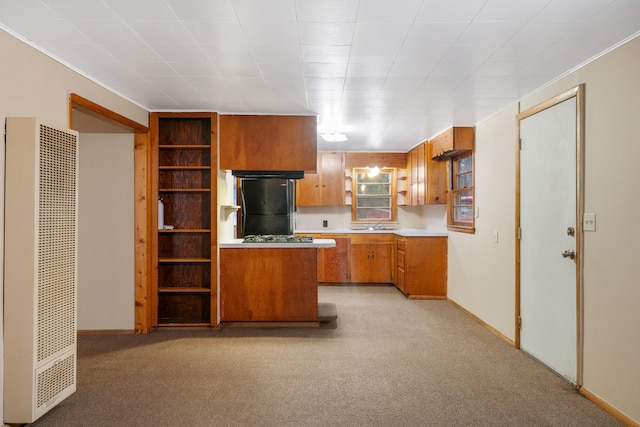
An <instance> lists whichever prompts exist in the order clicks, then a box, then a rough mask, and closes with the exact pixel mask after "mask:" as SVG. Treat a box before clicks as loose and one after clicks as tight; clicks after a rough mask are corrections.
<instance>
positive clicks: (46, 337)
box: [37, 124, 76, 362]
mask: <svg viewBox="0 0 640 427" xmlns="http://www.w3.org/2000/svg"><path fill="white" fill-rule="evenodd" d="M39 178H40V186H39V187H40V189H39V218H38V225H39V227H38V321H37V360H38V362H40V361H42V360H45V359H46V358H47V357H49V356H51V355H53V354H55V353H56V352H58V351H60V350H63V349H65V348H67V347H68V346H69V345H73V344H74V343H75V334H76V316H75V300H76V295H75V292H76V283H75V281H76V277H75V276H76V137H75V135H73V134H69V133H67V132H63V131H61V130H58V129H55V128H51V127H48V126H45V125H42V124H41V125H40V177H39Z"/></svg>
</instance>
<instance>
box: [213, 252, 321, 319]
mask: <svg viewBox="0 0 640 427" xmlns="http://www.w3.org/2000/svg"><path fill="white" fill-rule="evenodd" d="M317 251H318V249H316V248H291V249H288V248H255V249H254V248H223V249H220V320H221V321H223V322H230V321H232V322H255V321H262V322H264V321H267V322H269V321H271V322H283V321H317V320H318V279H317V277H318V276H317V263H318V258H317Z"/></svg>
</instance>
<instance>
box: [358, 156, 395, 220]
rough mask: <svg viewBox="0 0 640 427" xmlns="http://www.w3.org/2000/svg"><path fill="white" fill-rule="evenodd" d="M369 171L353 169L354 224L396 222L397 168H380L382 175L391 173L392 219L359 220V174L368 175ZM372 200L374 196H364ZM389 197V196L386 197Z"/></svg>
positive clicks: (366, 169)
mask: <svg viewBox="0 0 640 427" xmlns="http://www.w3.org/2000/svg"><path fill="white" fill-rule="evenodd" d="M368 171H369V169H368V168H366V167H363V168H362V167H361V168H353V169H352V171H351V221H352V222H354V223H360V224H363V223H372V222H381V223H392V222H396V221H397V218H398V191H397V181H398V180H397V170H396V168H386V167H383V168H380V173H390V174H391V177H390V182H389V184H390V194H389V196H388V197H390V199H391V207H390V208H391V218H390V219H375V218H370V219H358V197H362V196H358V188H357V186H358V173H367V172H368ZM364 197H368V198H371V197H372V196H364ZM385 197H387V196H385Z"/></svg>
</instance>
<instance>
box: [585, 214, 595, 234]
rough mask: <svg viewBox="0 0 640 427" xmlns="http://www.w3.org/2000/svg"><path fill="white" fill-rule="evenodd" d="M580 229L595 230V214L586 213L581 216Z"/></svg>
mask: <svg viewBox="0 0 640 427" xmlns="http://www.w3.org/2000/svg"><path fill="white" fill-rule="evenodd" d="M582 229H583V230H584V231H596V214H594V213H586V214H584V215H583V216H582Z"/></svg>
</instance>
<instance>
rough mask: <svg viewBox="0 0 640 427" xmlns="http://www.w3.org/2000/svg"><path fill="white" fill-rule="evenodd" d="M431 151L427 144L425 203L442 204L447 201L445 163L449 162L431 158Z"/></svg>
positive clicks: (429, 145)
mask: <svg viewBox="0 0 640 427" xmlns="http://www.w3.org/2000/svg"><path fill="white" fill-rule="evenodd" d="M432 152H433V147H432V144H427V154H426V158H427V160H426V169H427V175H426V195H425V203H426V204H427V205H444V204H446V203H447V177H448V174H447V165H448V163H449V162H446V161H437V160H432V158H431V156H432Z"/></svg>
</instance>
